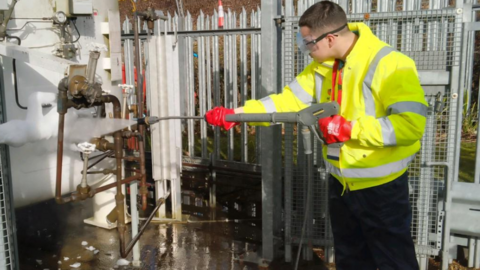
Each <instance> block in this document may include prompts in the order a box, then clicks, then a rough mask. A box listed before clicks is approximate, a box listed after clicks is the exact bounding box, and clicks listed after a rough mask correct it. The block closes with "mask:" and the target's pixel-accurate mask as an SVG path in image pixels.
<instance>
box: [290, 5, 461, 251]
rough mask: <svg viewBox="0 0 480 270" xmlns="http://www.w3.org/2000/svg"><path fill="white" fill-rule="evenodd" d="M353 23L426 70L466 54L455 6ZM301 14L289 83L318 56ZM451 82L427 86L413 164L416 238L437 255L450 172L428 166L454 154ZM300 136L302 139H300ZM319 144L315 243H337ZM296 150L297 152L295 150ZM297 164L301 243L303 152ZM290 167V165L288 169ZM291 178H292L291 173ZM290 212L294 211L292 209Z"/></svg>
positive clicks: (419, 246) (295, 239)
mask: <svg viewBox="0 0 480 270" xmlns="http://www.w3.org/2000/svg"><path fill="white" fill-rule="evenodd" d="M348 19H349V22H363V23H365V24H367V25H368V26H369V27H370V29H371V30H372V32H373V33H374V34H375V35H376V36H377V37H378V38H380V39H381V40H383V41H385V42H386V43H388V44H390V45H391V46H392V47H394V48H395V49H397V50H399V51H401V52H402V53H404V54H406V55H407V56H409V57H410V58H412V59H413V60H414V61H415V62H416V65H417V69H418V70H419V71H420V72H421V71H434V72H435V71H449V70H451V68H452V67H455V66H459V64H460V56H461V46H462V44H461V37H462V36H461V35H459V34H458V33H461V32H462V31H463V25H462V20H461V14H460V13H459V12H458V11H457V10H456V9H453V8H443V9H436V10H431V9H419V10H414V11H413V10H412V11H396V12H377V13H368V14H350V15H348ZM298 21H299V17H297V16H293V17H287V18H286V26H285V33H284V41H283V47H284V54H283V56H284V59H283V64H284V69H283V71H284V73H283V78H282V79H283V83H284V84H288V83H289V82H290V81H292V80H293V79H294V78H295V76H296V75H297V74H299V73H300V72H301V71H302V70H303V69H304V68H305V67H306V65H308V64H309V63H310V62H311V61H312V59H311V58H310V57H309V56H306V55H304V54H302V53H301V52H300V51H298V50H297V46H296V44H295V42H296V39H295V36H296V34H297V31H298ZM437 90H438V89H437ZM449 91H450V87H449V86H448V85H446V86H445V87H441V88H440V90H438V91H426V93H427V94H426V96H425V98H426V100H427V102H428V103H429V110H428V116H427V126H426V130H425V135H424V137H423V138H422V149H421V151H420V152H419V153H418V154H417V156H416V158H415V160H414V161H413V162H412V163H411V165H410V168H409V178H410V180H409V187H410V202H411V205H412V213H413V221H412V225H411V232H412V238H413V239H414V242H415V244H416V250H417V254H419V255H437V254H438V252H439V250H440V249H441V223H442V217H443V216H442V211H441V210H442V208H441V207H442V204H441V203H442V200H443V189H444V180H445V179H446V177H447V176H446V174H445V171H444V169H443V168H440V167H426V166H422V164H425V163H426V162H446V161H447V159H448V157H449V156H452V153H451V152H450V151H452V150H449V147H448V146H449V142H450V139H451V138H449V134H452V132H451V129H452V128H454V127H453V126H454V125H452V123H451V119H452V115H451V114H452V108H451V105H452V104H450V99H449V98H448V96H449V94H450V93H449ZM291 134H292V135H291V136H289V137H286V138H285V140H286V142H285V145H294V146H293V147H297V148H298V149H299V150H298V151H299V152H301V147H300V146H299V145H298V144H297V145H296V144H295V143H294V141H295V140H296V139H295V135H293V134H294V133H293V132H291ZM298 141H300V140H298ZM319 149H320V148H319V147H317V153H316V154H315V156H316V157H317V159H318V161H317V162H316V166H317V167H316V168H317V170H316V171H315V174H314V178H315V180H314V199H313V200H312V201H313V205H312V207H311V208H313V220H312V224H313V225H312V229H311V230H312V231H311V236H312V238H313V241H312V242H313V244H315V245H317V246H323V247H331V243H332V236H331V231H330V227H329V226H330V225H329V224H330V223H329V219H328V200H327V198H328V192H327V191H328V181H327V180H326V179H327V174H326V173H325V170H324V169H323V166H322V164H321V161H320V159H321V152H318V151H319ZM292 152H296V151H295V150H293V151H292ZM297 161H298V162H297V163H296V164H295V163H294V162H290V163H286V166H292V169H291V171H293V172H294V173H292V177H291V181H292V182H291V183H290V184H289V185H290V186H291V187H292V198H291V200H289V201H288V203H290V205H287V202H286V207H291V218H289V217H287V219H286V222H287V223H290V224H286V226H287V227H288V226H291V230H288V231H289V232H291V236H288V235H287V236H286V237H287V238H291V241H292V243H297V244H298V243H299V238H300V235H301V230H302V223H303V215H304V210H305V201H306V193H305V189H306V171H305V167H306V166H305V164H304V161H303V160H302V158H301V155H298V156H297ZM289 170H290V169H289V168H286V172H288V171H289ZM287 181H290V180H289V179H288V178H287ZM286 212H287V213H289V211H286Z"/></svg>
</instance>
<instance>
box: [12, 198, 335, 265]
mask: <svg viewBox="0 0 480 270" xmlns="http://www.w3.org/2000/svg"><path fill="white" fill-rule="evenodd" d="M91 209H92V208H91V202H90V201H86V202H81V203H73V204H67V205H57V204H55V202H54V201H48V202H45V203H41V204H38V205H35V206H30V207H26V208H22V209H17V211H16V216H17V228H18V232H17V237H18V244H19V259H20V269H21V270H28V269H50V270H53V269H62V270H63V269H95V270H97V269H99V270H103V269H138V268H134V267H132V266H117V261H118V259H119V252H118V250H119V243H118V238H117V231H116V230H110V231H109V230H105V229H102V228H97V227H94V226H91V225H87V224H84V223H83V222H82V220H83V219H84V218H88V217H90V216H91V214H92V213H91ZM187 220H189V222H185V223H179V224H155V223H152V224H150V225H149V226H148V228H147V230H146V232H145V234H144V235H143V236H142V238H141V239H140V250H141V261H142V266H141V267H140V269H188V270H190V269H234V270H236V269H241V270H247V269H259V266H258V265H257V264H254V263H250V262H245V261H257V259H256V258H257V254H256V250H261V247H260V246H259V245H258V242H257V243H255V241H253V242H254V243H252V241H248V238H249V237H246V236H248V235H250V236H253V237H250V239H253V240H254V239H257V238H258V237H259V235H255V234H257V232H258V230H259V229H260V228H258V230H256V229H253V230H252V227H251V222H250V221H239V222H224V221H223V222H222V221H220V222H212V221H200V220H198V219H196V218H193V217H189V218H187ZM247 223H248V226H243V225H246V224H247ZM244 228H246V230H248V231H247V232H245V231H242V230H244ZM254 231H257V232H254ZM245 240H247V241H248V242H246V241H245ZM83 241H86V242H88V245H87V246H82V242H83ZM90 246H92V247H94V249H95V250H98V252H96V253H95V251H91V250H87V249H86V247H90ZM67 257H68V260H65V258H67ZM127 259H128V260H129V261H131V260H132V257H131V254H130V256H129V257H128V258H127ZM280 261H281V260H280ZM74 263H80V264H81V265H80V266H79V267H78V268H74V267H72V266H71V265H74ZM269 269H293V267H292V265H291V264H285V263H281V262H274V263H273V264H271V265H270V268H269ZM299 269H327V268H325V267H324V266H323V264H322V262H321V261H320V260H319V259H318V258H317V259H316V261H315V262H313V263H310V264H303V263H302V264H301V267H300V268H299Z"/></svg>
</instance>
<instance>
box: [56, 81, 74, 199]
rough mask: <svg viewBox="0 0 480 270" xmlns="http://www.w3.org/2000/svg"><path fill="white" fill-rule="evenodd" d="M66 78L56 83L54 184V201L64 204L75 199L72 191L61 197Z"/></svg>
mask: <svg viewBox="0 0 480 270" xmlns="http://www.w3.org/2000/svg"><path fill="white" fill-rule="evenodd" d="M67 91H68V78H67V77H65V78H63V79H62V80H60V82H59V84H58V92H59V95H58V105H57V111H58V115H59V118H58V140H57V177H56V185H55V201H56V202H57V203H58V204H64V203H67V202H71V201H75V200H76V199H77V197H76V195H75V194H74V193H71V194H70V195H68V196H65V197H62V165H63V137H64V127H65V114H66V113H67V109H68V107H69V104H68V97H67Z"/></svg>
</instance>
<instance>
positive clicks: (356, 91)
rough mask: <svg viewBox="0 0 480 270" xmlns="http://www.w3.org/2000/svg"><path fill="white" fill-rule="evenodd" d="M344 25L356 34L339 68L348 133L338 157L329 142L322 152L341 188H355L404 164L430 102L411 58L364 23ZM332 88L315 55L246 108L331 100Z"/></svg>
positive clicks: (326, 68)
mask: <svg viewBox="0 0 480 270" xmlns="http://www.w3.org/2000/svg"><path fill="white" fill-rule="evenodd" d="M348 26H349V28H350V30H351V31H355V32H356V33H358V35H359V38H358V40H357V42H356V44H355V46H354V48H353V49H352V51H351V52H350V54H349V55H348V57H347V59H346V61H345V66H344V68H343V83H342V88H343V90H342V104H340V115H341V116H343V117H344V118H345V119H347V120H348V121H352V123H353V128H352V134H351V139H350V140H349V141H347V142H345V144H344V145H343V146H342V147H341V149H340V151H339V152H340V153H339V156H338V158H337V159H338V160H335V159H330V158H328V157H330V155H328V156H327V152H329V151H330V150H332V149H328V148H329V147H328V146H324V148H323V156H324V159H325V160H326V166H327V169H328V170H329V172H330V173H331V174H332V175H333V176H334V177H335V178H337V179H338V180H339V181H340V182H341V183H342V184H343V186H344V188H346V189H350V190H359V189H364V188H369V187H374V186H378V185H381V184H384V183H387V182H390V181H392V180H394V179H396V178H397V177H399V176H400V175H402V174H403V173H404V172H405V171H406V170H407V167H408V165H409V164H410V162H411V161H412V160H413V159H414V157H415V154H416V153H417V152H418V150H419V149H420V139H421V137H422V136H423V133H424V129H425V123H426V113H427V106H428V105H427V103H426V101H425V95H424V92H423V89H422V87H421V86H420V81H419V78H418V73H417V70H416V67H415V63H414V61H413V60H412V59H410V58H409V57H407V56H406V55H404V54H402V53H400V52H398V51H396V50H394V49H393V48H392V47H390V46H389V45H388V44H386V43H384V42H382V41H381V40H379V39H378V38H377V37H376V36H375V35H373V33H372V32H371V30H370V29H369V28H368V26H366V25H365V24H363V23H350V24H349V25H348ZM337 77H338V76H337ZM337 85H338V84H337ZM331 88H332V66H331V64H330V65H329V64H327V63H321V64H320V63H317V62H315V61H313V62H312V63H311V64H310V65H309V66H307V67H306V68H305V69H304V70H303V71H302V72H301V73H300V74H299V75H298V76H297V77H296V79H295V80H294V81H293V82H292V83H290V84H289V85H288V86H286V87H285V88H284V90H283V92H282V93H281V94H274V95H270V96H267V97H265V98H262V99H260V100H250V101H247V102H246V104H245V106H244V112H245V113H260V112H268V113H270V112H295V111H299V110H301V109H304V108H306V107H308V106H309V105H311V104H312V103H316V102H329V101H330V98H331V93H330V92H331V91H329V90H330V89H331ZM336 88H337V87H336ZM334 91H335V92H336V94H335V96H338V92H337V91H338V89H334Z"/></svg>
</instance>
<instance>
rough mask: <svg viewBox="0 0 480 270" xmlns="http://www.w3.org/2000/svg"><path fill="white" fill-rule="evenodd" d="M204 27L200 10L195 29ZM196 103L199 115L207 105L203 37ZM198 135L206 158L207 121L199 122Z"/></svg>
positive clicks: (199, 57)
mask: <svg viewBox="0 0 480 270" xmlns="http://www.w3.org/2000/svg"><path fill="white" fill-rule="evenodd" d="M204 29H205V14H204V13H203V11H202V10H200V16H199V18H198V20H197V30H204ZM197 44H198V50H197V55H198V86H199V89H198V99H197V100H198V103H199V105H200V115H205V113H206V109H207V108H206V107H207V104H206V103H207V96H206V79H205V70H206V66H205V38H204V37H199V38H198V42H197ZM200 135H201V139H202V143H201V145H202V158H204V159H206V158H208V149H207V145H208V143H207V123H206V122H205V121H201V122H200Z"/></svg>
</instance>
